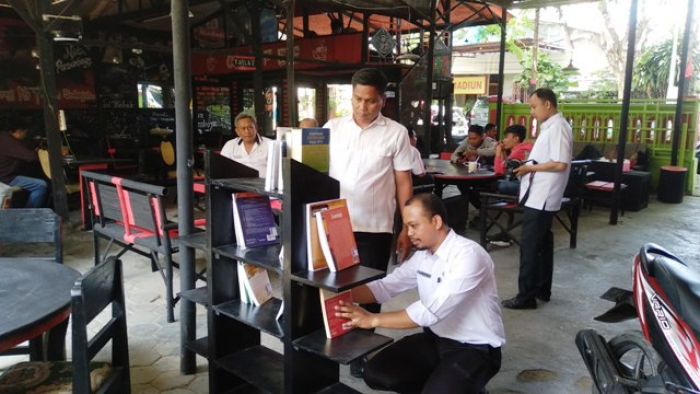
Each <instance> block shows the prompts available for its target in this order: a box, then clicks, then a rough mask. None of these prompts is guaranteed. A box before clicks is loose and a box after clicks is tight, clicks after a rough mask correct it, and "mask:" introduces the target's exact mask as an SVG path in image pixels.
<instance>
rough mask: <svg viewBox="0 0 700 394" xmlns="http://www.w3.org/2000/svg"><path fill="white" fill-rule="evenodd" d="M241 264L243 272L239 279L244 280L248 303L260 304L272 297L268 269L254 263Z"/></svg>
mask: <svg viewBox="0 0 700 394" xmlns="http://www.w3.org/2000/svg"><path fill="white" fill-rule="evenodd" d="M239 264H241V267H242V274H243V275H242V276H241V275H239V280H241V279H242V280H243V284H244V287H245V291H246V296H247V298H248V303H249V304H251V303H252V304H254V305H255V306H260V305H262V304H264V303H266V302H267V301H269V300H270V299H271V298H272V284H271V283H270V276H269V275H268V274H267V270H266V269H265V268H261V267H258V266H255V265H252V264H245V263H239ZM239 286H240V284H239Z"/></svg>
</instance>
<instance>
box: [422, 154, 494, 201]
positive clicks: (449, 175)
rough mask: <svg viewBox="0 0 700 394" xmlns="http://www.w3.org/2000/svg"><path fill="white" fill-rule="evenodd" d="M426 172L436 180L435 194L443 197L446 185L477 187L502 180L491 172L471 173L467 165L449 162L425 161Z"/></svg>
mask: <svg viewBox="0 0 700 394" xmlns="http://www.w3.org/2000/svg"><path fill="white" fill-rule="evenodd" d="M423 163H424V164H425V171H426V172H427V173H428V174H431V175H432V176H433V178H434V179H435V192H436V193H437V194H438V195H440V196H442V189H443V188H444V187H445V186H446V185H457V186H460V185H475V184H483V183H488V182H492V181H495V180H496V179H498V178H500V177H501V176H500V175H496V173H495V172H493V171H491V170H485V169H479V170H478V171H477V172H473V173H470V172H469V170H468V169H467V166H466V165H463V164H453V163H451V162H450V161H449V160H440V159H424V160H423Z"/></svg>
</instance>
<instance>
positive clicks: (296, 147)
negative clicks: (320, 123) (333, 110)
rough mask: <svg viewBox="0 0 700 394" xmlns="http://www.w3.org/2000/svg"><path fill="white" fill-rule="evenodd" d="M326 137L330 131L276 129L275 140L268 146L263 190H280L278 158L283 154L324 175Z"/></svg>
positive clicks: (327, 155)
mask: <svg viewBox="0 0 700 394" xmlns="http://www.w3.org/2000/svg"><path fill="white" fill-rule="evenodd" d="M330 138H331V135H330V129H325V128H321V127H314V128H304V129H299V128H292V127H278V128H277V137H276V138H275V141H273V143H271V144H270V145H269V147H268V152H267V172H266V174H265V190H266V191H275V190H276V191H283V186H282V185H283V182H282V158H284V157H285V155H288V156H289V157H290V158H292V159H294V160H296V161H298V162H300V163H304V164H306V165H307V166H309V167H311V168H313V169H315V170H316V171H319V172H323V173H328V168H329V165H330V155H329V146H330Z"/></svg>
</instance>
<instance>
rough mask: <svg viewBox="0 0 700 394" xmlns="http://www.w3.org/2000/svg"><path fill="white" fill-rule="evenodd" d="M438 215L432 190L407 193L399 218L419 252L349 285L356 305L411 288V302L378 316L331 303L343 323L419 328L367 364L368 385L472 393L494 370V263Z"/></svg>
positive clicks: (497, 343)
mask: <svg viewBox="0 0 700 394" xmlns="http://www.w3.org/2000/svg"><path fill="white" fill-rule="evenodd" d="M445 218H446V212H445V206H444V204H443V203H442V200H440V198H439V197H437V196H436V195H434V194H417V195H415V196H414V197H412V198H411V199H410V200H409V201H408V202H407V203H406V205H405V207H404V208H403V220H404V224H405V226H406V227H407V228H408V236H409V238H410V240H411V242H412V243H413V245H414V246H415V247H416V249H418V251H416V252H415V253H414V254H413V256H411V258H409V259H408V260H407V261H406V262H404V263H403V264H401V265H400V266H398V267H396V269H394V271H393V272H392V273H391V274H389V275H388V276H386V277H385V278H383V279H379V280H376V281H374V282H371V283H368V284H367V285H363V286H359V287H356V288H354V289H353V290H352V295H353V300H354V301H356V302H359V303H367V302H373V301H377V302H380V303H382V302H386V301H388V300H389V299H391V298H392V297H394V296H396V295H398V294H400V293H403V292H405V291H408V290H411V289H415V288H417V289H418V296H419V298H420V299H419V300H418V301H416V302H414V303H412V304H411V305H409V306H408V307H407V308H406V309H404V310H399V311H394V312H383V313H370V312H367V311H365V310H364V309H362V308H361V307H359V306H356V305H353V304H350V305H348V304H341V305H340V306H339V307H337V308H336V315H337V316H339V317H342V318H346V319H348V321H347V323H345V324H346V325H347V326H350V327H359V328H365V329H367V328H377V327H383V328H390V329H410V328H415V327H423V328H424V330H423V332H422V333H419V334H414V335H410V336H407V337H404V338H402V339H401V340H399V341H397V342H396V343H394V344H393V345H391V346H389V347H387V348H386V349H384V350H382V351H381V352H379V353H378V354H377V355H376V356H375V357H374V358H372V359H371V360H369V361H368V363H367V366H366V367H365V371H364V379H365V382H366V383H367V385H369V386H370V387H371V388H372V389H375V390H391V391H397V392H400V393H404V392H411V393H413V392H421V393H440V394H444V393H479V392H481V390H482V389H483V388H484V386H485V385H486V383H488V381H489V379H491V378H492V377H493V376H494V375H495V374H496V373H497V372H498V370H499V369H500V366H501V346H503V344H504V343H505V333H504V329H503V321H502V317H501V308H500V306H499V305H498V294H497V288H496V278H495V274H494V267H493V261H492V260H491V257H490V256H489V254H488V253H487V252H486V251H485V250H484V249H483V248H482V247H481V246H480V245H479V244H477V243H476V242H473V241H471V240H468V239H466V238H464V237H461V236H459V235H457V234H456V233H455V232H454V231H453V230H451V229H450V228H449V227H447V224H446V220H445Z"/></svg>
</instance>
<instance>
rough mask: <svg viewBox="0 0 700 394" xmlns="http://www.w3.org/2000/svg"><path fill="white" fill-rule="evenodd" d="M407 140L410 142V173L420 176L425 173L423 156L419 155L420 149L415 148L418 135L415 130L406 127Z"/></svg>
mask: <svg viewBox="0 0 700 394" xmlns="http://www.w3.org/2000/svg"><path fill="white" fill-rule="evenodd" d="M408 142H409V143H410V144H411V162H412V163H413V164H412V166H411V173H412V174H413V175H415V176H417V177H422V176H424V175H425V165H424V164H423V158H422V157H421V156H420V151H419V150H418V148H416V145H417V144H418V137H416V132H415V130H413V129H408Z"/></svg>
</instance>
